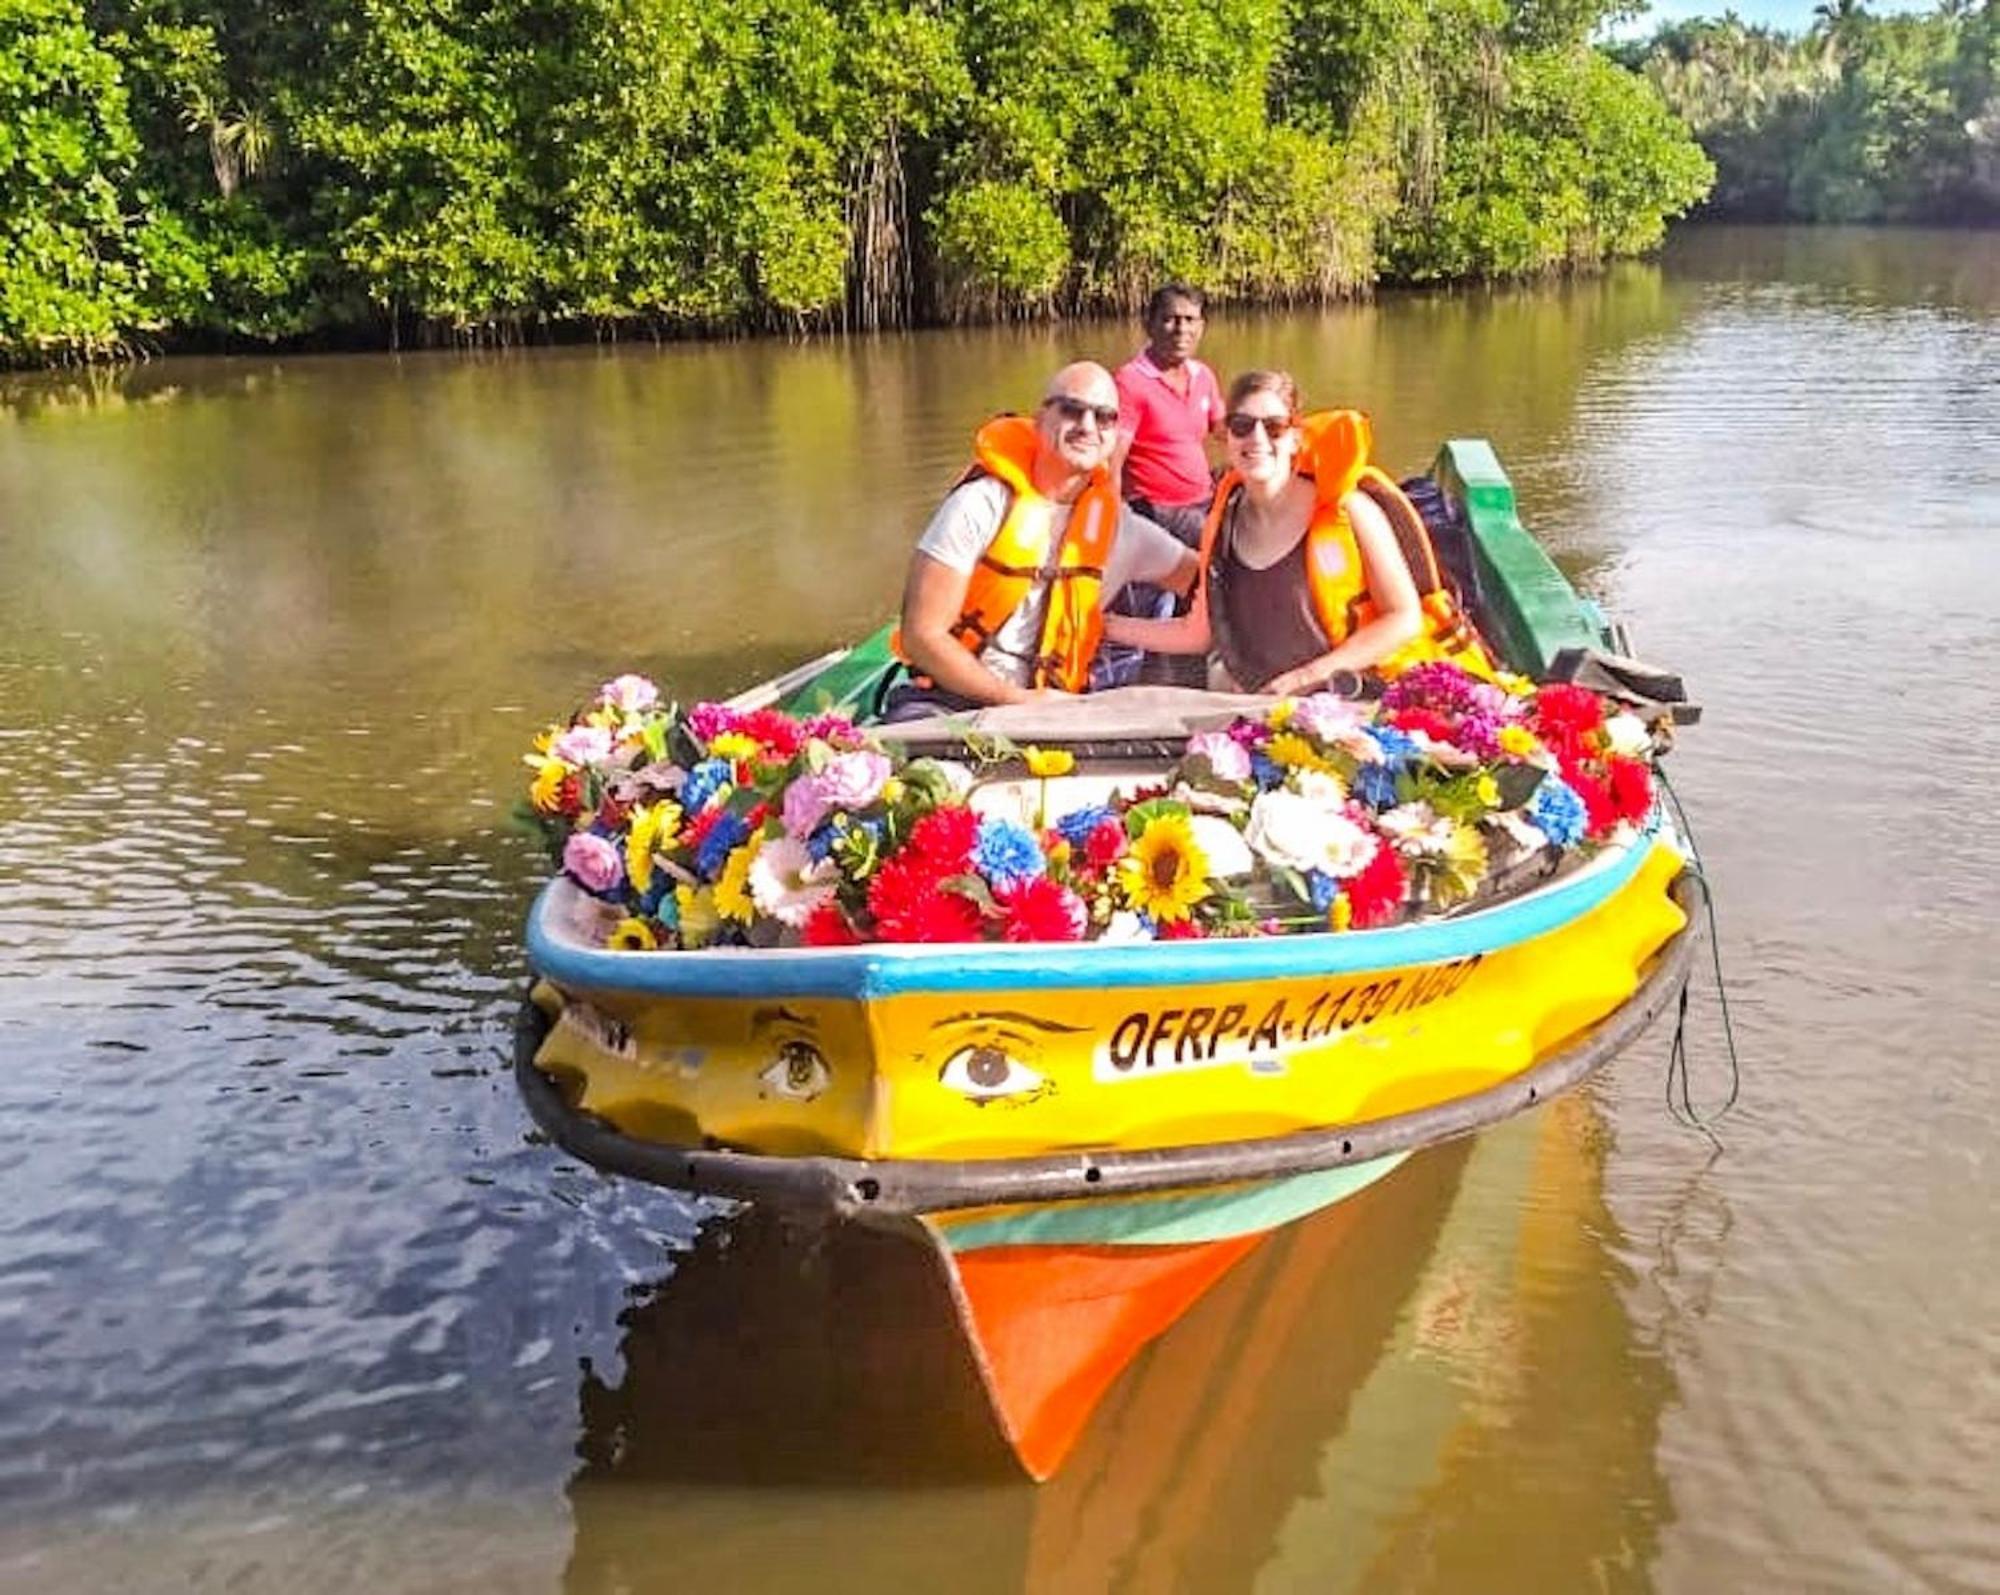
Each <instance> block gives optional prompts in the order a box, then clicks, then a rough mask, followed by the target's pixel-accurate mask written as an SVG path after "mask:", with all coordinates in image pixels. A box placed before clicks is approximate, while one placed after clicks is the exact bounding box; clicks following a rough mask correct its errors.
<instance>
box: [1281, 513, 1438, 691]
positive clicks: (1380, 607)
mask: <svg viewBox="0 0 2000 1595" xmlns="http://www.w3.org/2000/svg"><path fill="white" fill-rule="evenodd" d="M1341 507H1342V508H1343V509H1345V510H1346V511H1347V522H1348V525H1350V526H1351V527H1353V529H1354V541H1355V545H1356V546H1357V547H1358V548H1359V549H1360V550H1361V569H1362V572H1363V574H1364V575H1365V576H1366V577H1367V580H1368V596H1369V597H1370V598H1371V599H1373V600H1374V603H1375V614H1374V617H1373V618H1372V619H1370V620H1368V621H1367V622H1365V623H1364V624H1362V625H1360V626H1357V627H1356V628H1355V630H1354V632H1353V634H1352V635H1351V636H1349V637H1348V638H1347V639H1346V640H1345V641H1343V642H1342V643H1341V644H1340V646H1339V647H1337V648H1333V649H1329V650H1328V651H1327V652H1326V653H1323V654H1321V655H1320V656H1319V657H1318V658H1317V659H1308V660H1307V661H1306V662H1305V663H1304V664H1302V665H1299V666H1297V667H1296V668H1294V669H1291V670H1287V671H1285V672H1284V674H1282V675H1279V676H1273V677H1272V678H1271V679H1270V680H1269V681H1267V682H1265V683H1264V690H1265V691H1266V692H1275V693H1280V694H1285V693H1300V692H1311V691H1312V690H1314V689H1315V688H1316V687H1319V686H1321V685H1322V684H1323V683H1324V682H1325V681H1326V679H1327V677H1329V676H1331V675H1332V674H1333V673H1334V672H1335V671H1336V670H1366V669H1367V668H1368V667H1369V666H1370V665H1373V664H1379V663H1380V662H1381V661H1382V660H1384V659H1386V658H1388V657H1389V655H1390V654H1392V653H1394V652H1395V651H1396V650H1397V649H1398V648H1400V647H1402V646H1403V644H1404V643H1406V642H1408V641H1410V639H1411V638H1413V637H1415V636H1416V635H1417V634H1418V633H1419V632H1420V631H1422V630H1423V628H1424V611H1423V605H1422V603H1421V602H1420V601H1419V599H1418V598H1417V584H1416V582H1415V581H1414V580H1413V579H1412V578H1411V576H1410V567H1409V564H1408V562H1407V561H1406V560H1405V559H1404V558H1403V551H1402V549H1401V548H1399V547H1398V546H1397V544H1396V534H1395V532H1394V531H1392V530H1391V529H1390V526H1389V522H1388V520H1387V519H1386V518H1385V517H1384V516H1383V514H1382V512H1381V510H1380V509H1378V508H1377V507H1376V505H1375V501H1374V500H1373V499H1371V498H1369V497H1368V496H1367V495H1366V494H1363V493H1359V492H1356V493H1350V494H1348V495H1347V497H1346V499H1345V500H1343V501H1342V505H1341Z"/></svg>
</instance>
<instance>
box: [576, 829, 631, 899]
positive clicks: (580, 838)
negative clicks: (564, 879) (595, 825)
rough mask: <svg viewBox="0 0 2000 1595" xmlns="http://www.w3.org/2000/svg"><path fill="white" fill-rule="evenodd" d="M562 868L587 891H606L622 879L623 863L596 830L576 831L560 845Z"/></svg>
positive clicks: (623, 873)
mask: <svg viewBox="0 0 2000 1595" xmlns="http://www.w3.org/2000/svg"><path fill="white" fill-rule="evenodd" d="M563 869H564V870H565V871H566V872H567V873H568V874H569V876H570V878H571V879H572V880H574V881H575V882H576V883H577V885H579V886H581V887H582V888H583V889H584V890H585V891H586V892H597V893H600V894H601V893H604V892H609V891H612V890H615V889H616V888H617V886H618V885H619V883H620V882H622V881H623V880H624V879H625V860H624V859H623V858H622V857H620V856H619V852H618V849H617V848H616V847H614V846H612V844H611V843H610V842H608V841H606V840H605V839H604V838H603V837H601V836H599V835H598V834H597V833H596V832H595V831H578V832H577V833H576V835H574V836H572V837H571V838H570V839H569V840H568V841H567V842H565V843H564V844H563Z"/></svg>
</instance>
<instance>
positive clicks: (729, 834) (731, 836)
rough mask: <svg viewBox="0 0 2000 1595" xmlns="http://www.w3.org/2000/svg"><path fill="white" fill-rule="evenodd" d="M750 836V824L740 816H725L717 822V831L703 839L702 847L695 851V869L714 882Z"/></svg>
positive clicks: (711, 832)
mask: <svg viewBox="0 0 2000 1595" xmlns="http://www.w3.org/2000/svg"><path fill="white" fill-rule="evenodd" d="M749 835H750V822H749V821H748V820H746V819H744V818H743V816H742V815H740V814H725V815H723V816H722V818H721V819H719V820H717V821H716V822H715V829H714V830H712V831H710V832H709V833H708V835H706V836H704V837H703V838H702V839H701V846H700V847H698V848H696V849H695V853H694V867H695V868H696V869H698V870H699V871H701V873H702V875H703V876H704V877H705V878H706V879H708V880H714V879H715V877H716V876H717V875H719V874H721V873H722V866H723V865H724V864H726V863H728V862H729V855H730V854H731V853H733V852H735V851H736V849H737V848H739V847H741V846H742V845H743V843H744V841H745V840H747V839H748V837H749Z"/></svg>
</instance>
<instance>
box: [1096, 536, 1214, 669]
mask: <svg viewBox="0 0 2000 1595" xmlns="http://www.w3.org/2000/svg"><path fill="white" fill-rule="evenodd" d="M1200 568H1201V563H1200V561H1199V560H1197V559H1196V558H1195V556H1194V553H1193V551H1192V550H1190V551H1189V553H1188V556H1187V558H1186V560H1184V561H1183V562H1182V564H1181V566H1180V568H1179V569H1178V570H1176V572H1175V573H1174V574H1175V581H1172V582H1168V583H1166V584H1164V585H1166V586H1167V587H1169V588H1170V589H1171V590H1172V591H1174V592H1177V593H1178V592H1185V591H1187V587H1188V584H1189V583H1191V582H1193V581H1194V577H1195V573H1196V572H1197V571H1198V570H1199V569H1200ZM1176 582H1177V583H1178V585H1176ZM1104 635H1105V637H1106V639H1107V640H1108V641H1111V642H1119V643H1124V644H1125V645H1126V646H1127V647H1131V648H1144V649H1146V650H1147V651H1148V652H1149V653H1156V654H1205V653H1207V652H1208V650H1209V646H1210V637H1209V631H1208V583H1206V582H1202V583H1199V584H1198V585H1196V586H1195V589H1194V602H1193V603H1192V604H1191V605H1189V606H1188V612H1187V613H1186V614H1185V615H1176V616H1174V618H1173V619H1171V620H1141V619H1139V618H1138V617H1137V616H1136V615H1106V616H1105V617H1104Z"/></svg>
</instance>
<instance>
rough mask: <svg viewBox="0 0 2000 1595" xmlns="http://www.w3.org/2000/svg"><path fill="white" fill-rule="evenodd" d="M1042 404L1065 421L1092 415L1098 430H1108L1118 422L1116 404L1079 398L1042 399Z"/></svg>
mask: <svg viewBox="0 0 2000 1595" xmlns="http://www.w3.org/2000/svg"><path fill="white" fill-rule="evenodd" d="M1042 403H1043V404H1045V405H1047V406H1048V407H1049V408H1051V409H1053V410H1054V411H1055V412H1056V414H1057V415H1059V416H1061V417H1062V418H1063V419H1064V420H1065V421H1081V420H1082V419H1083V418H1084V417H1085V416H1086V415H1088V416H1093V417H1095V418H1096V421H1097V429H1098V431H1100V432H1109V431H1110V430H1111V429H1112V428H1113V427H1114V426H1116V425H1117V424H1118V406H1117V405H1115V404H1086V403H1084V401H1083V400H1081V399H1067V398H1057V399H1044V400H1043V401H1042Z"/></svg>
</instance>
